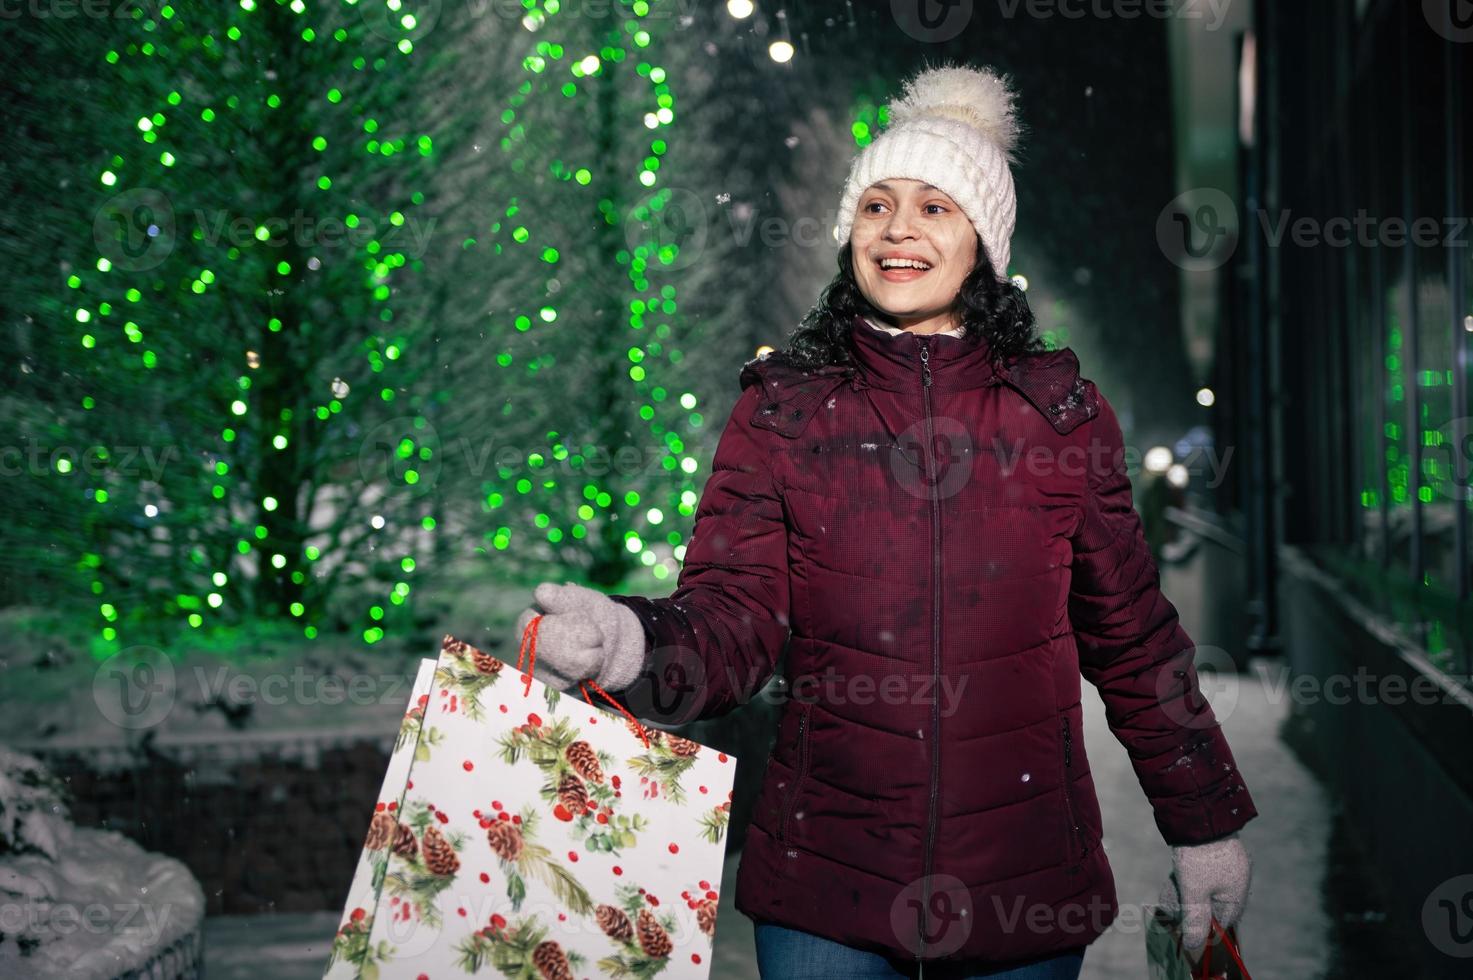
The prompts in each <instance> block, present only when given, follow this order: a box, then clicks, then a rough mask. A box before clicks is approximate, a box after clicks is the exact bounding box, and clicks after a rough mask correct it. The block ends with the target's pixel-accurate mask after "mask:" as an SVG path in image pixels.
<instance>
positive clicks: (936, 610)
mask: <svg viewBox="0 0 1473 980" xmlns="http://www.w3.org/2000/svg"><path fill="white" fill-rule="evenodd" d="M920 345H921V349H920V358H921V402H922V404H923V405H924V407H925V411H926V447H925V453H926V476H927V479H928V480H930V488H931V800H930V805H929V807H928V809H927V812H926V857H925V873H924V874H923V875H922V876H921V934H920V940H921V948H920V950H919V951H918V952H917V953H916V958H917V959H920V957H921V955H922V954H923V953H924V952H925V948H926V936H928V935H930V933H931V924H930V920H929V915H930V910H931V894H930V892H931V860H932V848H933V846H934V841H935V837H936V797H937V792H938V790H939V788H940V768H941V701H940V699H939V698H937V697H936V687H937V685H938V684H939V683H940V682H941V513H940V511H941V500H940V498H938V497H937V496H936V478H935V459H934V457H933V455H932V439H933V436H932V433H931V363H930V362H931V351H930V348H929V346H928V345H927V343H926V341H924V340H922V341H920ZM921 970H922V971H924V970H925V964H924V963H922V964H921Z"/></svg>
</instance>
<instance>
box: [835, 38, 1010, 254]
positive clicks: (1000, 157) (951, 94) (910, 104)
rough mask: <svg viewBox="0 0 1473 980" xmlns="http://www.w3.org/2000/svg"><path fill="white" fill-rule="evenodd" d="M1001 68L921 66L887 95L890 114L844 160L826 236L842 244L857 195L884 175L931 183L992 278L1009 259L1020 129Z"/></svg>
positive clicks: (1005, 77)
mask: <svg viewBox="0 0 1473 980" xmlns="http://www.w3.org/2000/svg"><path fill="white" fill-rule="evenodd" d="M1016 98H1017V95H1016V93H1014V92H1013V91H1012V90H1011V88H1010V87H1009V83H1008V79H1007V76H1005V75H1000V74H998V73H997V72H995V71H992V70H991V69H988V68H962V67H941V68H928V69H925V70H923V71H921V72H920V73H919V74H917V75H916V76H915V77H913V78H912V79H910V81H908V82H906V83H905V90H904V93H903V94H902V95H901V97H900V98H899V99H897V100H896V101H894V102H891V103H890V106H889V109H890V121H889V125H888V127H887V128H886V129H885V131H884V132H883V133H881V134H880V135H879V136H877V137H876V138H875V140H874V142H872V143H870V145H869V146H866V147H865V148H864V149H863V150H862V151H861V152H860V153H859V155H858V156H856V157H855V158H854V163H853V165H852V166H850V168H849V178H848V180H847V181H846V182H845V184H844V196H843V197H842V198H841V200H840V202H839V224H838V226H837V227H836V228H835V229H834V239H835V241H836V242H837V243H838V244H839V245H840V246H842V245H843V244H844V243H845V242H847V241H848V240H849V232H850V231H851V230H852V228H853V227H854V217H855V209H856V208H857V207H858V206H859V196H860V195H861V194H863V193H864V191H865V189H866V188H867V187H869V186H870V185H871V184H873V183H875V182H877V181H881V180H885V179H886V178H889V177H895V178H910V179H912V180H922V181H925V182H926V183H928V184H932V185H934V186H936V187H938V188H940V189H941V190H943V191H945V192H946V193H947V194H948V195H950V197H951V199H952V200H954V201H956V203H957V206H959V207H960V208H961V209H962V212H963V213H964V214H966V216H967V217H968V218H970V219H971V221H972V226H973V227H974V228H976V229H977V234H978V235H980V236H981V237H982V244H983V245H984V246H985V247H986V249H987V255H988V257H989V258H990V259H991V260H992V265H993V268H994V270H995V271H996V273H997V277H998V278H999V279H1006V278H1008V263H1009V262H1010V261H1011V260H1012V237H1013V227H1014V225H1015V223H1016V220H1017V206H1018V199H1017V195H1016V194H1015V193H1014V190H1013V175H1012V171H1011V169H1010V166H1011V165H1012V164H1014V163H1016V162H1017V161H1016V158H1015V157H1014V148H1015V147H1016V146H1017V142H1018V138H1019V137H1020V136H1021V135H1022V130H1023V127H1022V124H1021V123H1019V122H1018V119H1017V116H1016V112H1015V108H1014V102H1015V100H1016Z"/></svg>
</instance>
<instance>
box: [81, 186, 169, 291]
mask: <svg viewBox="0 0 1473 980" xmlns="http://www.w3.org/2000/svg"><path fill="white" fill-rule="evenodd" d="M177 234H178V233H177V229H176V223H175V218H174V205H173V204H172V203H171V202H170V201H169V198H168V196H167V195H165V194H164V192H163V191H160V190H156V189H154V188H152V187H135V188H133V189H132V190H126V191H123V192H122V193H120V194H114V195H113V196H112V197H110V198H108V199H107V200H106V201H105V202H103V205H102V207H100V208H98V209H97V214H96V215H95V216H94V217H93V219H92V241H93V244H95V245H96V246H97V254H98V255H100V256H102V257H103V258H105V259H107V260H108V262H110V263H112V267H113V268H114V269H115V270H117V271H120V272H144V271H147V270H148V269H154V268H157V267H158V266H159V265H160V264H162V263H163V261H164V260H165V259H167V258H168V257H169V255H170V254H171V253H172V252H173V251H174V242H175V239H176V238H177Z"/></svg>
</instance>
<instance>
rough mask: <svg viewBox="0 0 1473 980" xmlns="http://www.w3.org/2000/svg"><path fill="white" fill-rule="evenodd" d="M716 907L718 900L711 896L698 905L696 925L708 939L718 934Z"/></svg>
mask: <svg viewBox="0 0 1473 980" xmlns="http://www.w3.org/2000/svg"><path fill="white" fill-rule="evenodd" d="M716 908H717V903H716V901H715V900H714V899H710V898H708V899H705V900H703V901H702V902H701V903H700V904H699V905H697V906H696V926H697V927H698V928H699V929H700V930H701V931H702V932H704V933H705V934H706V938H707V939H711V938H714V937H715V935H716Z"/></svg>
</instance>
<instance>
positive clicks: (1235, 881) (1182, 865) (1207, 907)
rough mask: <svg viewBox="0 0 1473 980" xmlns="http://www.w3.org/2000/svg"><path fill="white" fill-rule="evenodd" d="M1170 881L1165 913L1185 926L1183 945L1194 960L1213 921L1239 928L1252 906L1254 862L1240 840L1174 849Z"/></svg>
mask: <svg viewBox="0 0 1473 980" xmlns="http://www.w3.org/2000/svg"><path fill="white" fill-rule="evenodd" d="M1171 865H1172V870H1171V877H1170V878H1169V879H1167V881H1166V884H1165V886H1163V887H1162V889H1161V907H1162V908H1163V909H1165V910H1166V912H1167V913H1169V914H1170V915H1171V917H1172V918H1174V919H1176V920H1177V921H1179V922H1180V923H1181V938H1182V945H1183V946H1185V947H1186V949H1187V951H1188V952H1189V953H1191V954H1192V955H1193V956H1194V957H1195V956H1196V955H1198V954H1199V953H1200V952H1201V950H1202V948H1203V947H1204V946H1206V945H1207V934H1208V930H1209V929H1210V928H1211V921H1212V919H1214V918H1215V919H1217V921H1218V923H1219V924H1220V925H1221V926H1222V927H1223V928H1224V929H1226V928H1228V927H1230V926H1233V925H1236V924H1237V922H1238V919H1239V917H1241V916H1242V914H1243V907H1244V906H1245V905H1246V904H1247V902H1248V884H1249V881H1250V879H1251V878H1252V876H1253V861H1252V859H1251V858H1249V856H1248V849H1247V848H1246V847H1244V846H1243V842H1242V841H1240V840H1239V839H1238V835H1237V834H1228V835H1227V836H1226V837H1223V838H1220V839H1218V840H1215V841H1210V842H1209V843H1206V844H1196V845H1191V846H1187V847H1173V848H1172V849H1171Z"/></svg>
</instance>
